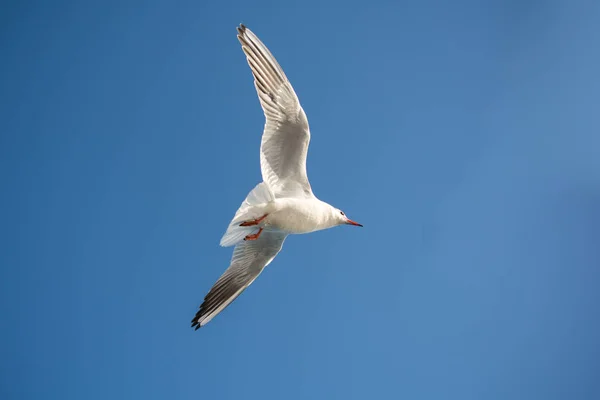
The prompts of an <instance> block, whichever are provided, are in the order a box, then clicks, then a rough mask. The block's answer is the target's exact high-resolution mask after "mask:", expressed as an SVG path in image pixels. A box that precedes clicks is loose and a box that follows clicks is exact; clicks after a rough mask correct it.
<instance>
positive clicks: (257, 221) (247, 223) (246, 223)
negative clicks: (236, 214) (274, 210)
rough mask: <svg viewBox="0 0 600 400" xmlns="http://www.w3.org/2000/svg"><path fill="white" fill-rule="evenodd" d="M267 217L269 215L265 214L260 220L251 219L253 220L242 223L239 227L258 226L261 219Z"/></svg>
mask: <svg viewBox="0 0 600 400" xmlns="http://www.w3.org/2000/svg"><path fill="white" fill-rule="evenodd" d="M267 215H269V214H265V215H263V216H262V217H260V218H256V219H253V220H250V221H245V222H242V223H241V224H240V226H254V225H258V224H260V223H261V222H262V221H263V219H265V218H267Z"/></svg>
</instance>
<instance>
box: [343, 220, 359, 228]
mask: <svg viewBox="0 0 600 400" xmlns="http://www.w3.org/2000/svg"><path fill="white" fill-rule="evenodd" d="M346 223H347V224H348V225H354V226H360V227H361V228H362V225H361V224H359V223H358V222H354V221H352V220H351V219H350V218H348V219H347V220H346Z"/></svg>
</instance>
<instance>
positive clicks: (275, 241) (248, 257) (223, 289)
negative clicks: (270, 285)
mask: <svg viewBox="0 0 600 400" xmlns="http://www.w3.org/2000/svg"><path fill="white" fill-rule="evenodd" d="M286 236H287V234H283V233H279V232H263V233H262V234H261V235H260V237H259V238H258V239H257V240H252V241H245V242H243V243H240V244H238V245H237V246H235V249H234V250H233V257H232V258H231V264H230V265H229V268H227V270H226V271H225V272H224V273H223V275H221V277H220V278H219V279H218V280H217V282H216V283H215V284H214V285H213V287H212V288H211V289H210V291H209V292H208V294H207V295H206V297H205V298H204V302H203V303H202V305H201V306H200V310H198V312H197V313H196V316H195V317H194V318H193V319H192V327H195V328H196V329H198V328H200V327H202V326H204V325H206V324H207V323H208V322H209V321H210V320H211V319H213V318H214V317H215V315H217V314H218V313H220V312H221V311H223V310H224V309H225V307H227V306H228V305H229V304H231V302H232V301H233V300H235V299H236V298H237V297H238V296H239V295H240V294H241V293H242V292H243V291H244V289H246V288H247V287H248V286H250V284H251V283H252V282H254V280H255V279H256V278H257V277H258V275H260V273H261V272H262V270H263V269H264V268H265V267H266V266H267V265H269V263H270V262H271V261H273V259H274V258H275V256H276V255H277V253H279V251H280V250H281V246H283V241H284V240H285V238H286Z"/></svg>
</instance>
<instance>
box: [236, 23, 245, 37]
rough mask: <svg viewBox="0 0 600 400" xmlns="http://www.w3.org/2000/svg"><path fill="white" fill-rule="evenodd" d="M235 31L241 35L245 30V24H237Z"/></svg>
mask: <svg viewBox="0 0 600 400" xmlns="http://www.w3.org/2000/svg"><path fill="white" fill-rule="evenodd" d="M237 31H238V33H239V34H240V35H243V34H244V32H246V25H244V24H240V26H238V28H237Z"/></svg>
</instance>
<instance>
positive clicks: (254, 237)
mask: <svg viewBox="0 0 600 400" xmlns="http://www.w3.org/2000/svg"><path fill="white" fill-rule="evenodd" d="M262 231H263V228H260V229H259V230H258V232H256V233H253V234H252V235H248V236H246V237H245V238H244V240H256V239H258V237H259V236H260V234H261V233H262Z"/></svg>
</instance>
